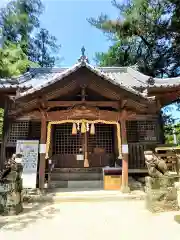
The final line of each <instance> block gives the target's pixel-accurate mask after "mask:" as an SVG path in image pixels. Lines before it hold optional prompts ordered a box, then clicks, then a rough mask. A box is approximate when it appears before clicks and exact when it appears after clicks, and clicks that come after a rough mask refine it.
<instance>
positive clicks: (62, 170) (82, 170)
mask: <svg viewBox="0 0 180 240" xmlns="http://www.w3.org/2000/svg"><path fill="white" fill-rule="evenodd" d="M53 173H102V168H54V169H53Z"/></svg>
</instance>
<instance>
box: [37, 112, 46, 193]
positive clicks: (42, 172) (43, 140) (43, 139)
mask: <svg viewBox="0 0 180 240" xmlns="http://www.w3.org/2000/svg"><path fill="white" fill-rule="evenodd" d="M46 132H47V129H46V117H45V116H42V117H41V139H40V144H46ZM45 156H46V153H40V162H39V188H40V189H41V190H43V189H44V180H45V167H46V159H45Z"/></svg>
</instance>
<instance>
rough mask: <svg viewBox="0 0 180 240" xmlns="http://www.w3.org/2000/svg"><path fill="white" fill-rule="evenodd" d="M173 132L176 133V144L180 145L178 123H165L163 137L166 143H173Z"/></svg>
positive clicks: (179, 127) (179, 126)
mask: <svg viewBox="0 0 180 240" xmlns="http://www.w3.org/2000/svg"><path fill="white" fill-rule="evenodd" d="M173 132H174V134H176V138H177V144H178V145H180V123H178V124H173V125H165V137H166V142H167V143H170V144H173V143H174V136H173Z"/></svg>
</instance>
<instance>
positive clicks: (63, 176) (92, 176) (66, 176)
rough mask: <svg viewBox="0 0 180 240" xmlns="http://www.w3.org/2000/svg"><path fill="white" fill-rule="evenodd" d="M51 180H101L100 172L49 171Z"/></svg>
mask: <svg viewBox="0 0 180 240" xmlns="http://www.w3.org/2000/svg"><path fill="white" fill-rule="evenodd" d="M51 180H52V181H57V180H59V181H61V180H63V181H65V180H66V181H79V180H82V181H85V180H103V175H102V173H82V172H79V173H57V172H52V173H51Z"/></svg>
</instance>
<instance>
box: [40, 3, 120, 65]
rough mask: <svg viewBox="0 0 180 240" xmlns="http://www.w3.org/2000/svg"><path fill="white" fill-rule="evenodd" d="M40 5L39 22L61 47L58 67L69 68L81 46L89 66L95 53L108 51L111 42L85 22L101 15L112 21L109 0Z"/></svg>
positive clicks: (77, 56)
mask: <svg viewBox="0 0 180 240" xmlns="http://www.w3.org/2000/svg"><path fill="white" fill-rule="evenodd" d="M43 2H44V5H45V11H44V14H43V15H42V17H41V23H42V26H43V27H45V28H47V29H48V30H49V31H50V32H51V33H52V34H53V35H54V36H56V37H57V39H58V42H59V43H60V44H61V45H62V48H61V50H60V55H61V56H62V57H63V58H64V60H63V61H62V62H61V65H64V66H71V65H73V64H74V63H75V62H76V61H77V59H78V58H79V56H80V55H81V51H80V50H81V47H82V46H83V45H84V47H85V49H86V55H87V57H88V59H89V61H90V62H91V63H94V62H93V59H94V56H95V52H98V51H99V52H101V51H102V52H103V51H106V50H107V49H108V47H109V46H110V44H111V43H110V42H109V41H108V40H107V38H106V37H105V36H104V34H103V33H102V32H101V31H100V30H98V29H96V28H95V27H93V26H91V25H90V24H89V23H88V21H87V20H86V19H87V18H89V17H98V16H99V15H100V14H101V12H103V13H107V14H108V15H109V16H110V17H112V18H116V17H117V15H118V12H117V10H116V9H115V8H114V7H113V6H112V4H111V0H44V1H43Z"/></svg>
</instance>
